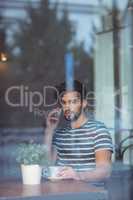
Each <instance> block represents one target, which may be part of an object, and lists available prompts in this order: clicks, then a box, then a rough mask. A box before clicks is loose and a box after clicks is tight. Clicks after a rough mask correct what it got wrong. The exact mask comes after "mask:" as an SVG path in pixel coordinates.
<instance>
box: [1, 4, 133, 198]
mask: <svg viewBox="0 0 133 200" xmlns="http://www.w3.org/2000/svg"><path fill="white" fill-rule="evenodd" d="M132 51H133V1H132V0H123V1H120V0H88V1H85V0H5V1H0V113H1V114H0V199H3V198H4V199H11V200H13V199H21V198H25V199H35V200H36V199H45V198H46V199H48V200H52V199H53V198H55V199H59V200H60V199H61V200H63V199H66V200H67V199H68V198H69V199H76V200H78V199H79V200H80V199H82V200H83V199H84V200H89V199H90V200H93V199H95V200H100V199H101V200H103V199H105V200H107V199H108V200H126V199H127V200H132V198H133V56H132ZM57 72H58V73H57ZM74 79H77V80H80V81H81V82H82V83H83V84H84V85H85V86H86V88H87V94H88V95H87V101H88V104H87V114H88V116H89V117H90V118H93V119H96V120H98V121H102V122H103V123H105V124H106V127H107V128H108V130H109V132H110V134H111V138H112V141H113V148H114V152H113V154H112V172H111V176H110V178H109V179H108V180H106V181H105V183H104V184H101V183H99V182H98V183H88V182H85V183H84V182H83V183H82V182H78V181H77V182H76V181H68V182H65V181H55V182H52V181H46V180H44V177H42V180H41V184H40V185H34V186H29V185H23V184H22V175H21V170H20V166H19V164H18V163H17V162H16V153H17V152H16V151H17V147H18V145H19V144H20V143H25V142H26V143H28V142H29V143H32V142H35V143H39V144H42V143H43V137H44V128H45V126H46V118H47V116H48V112H49V111H50V110H52V109H53V108H54V107H56V106H57V104H58V101H57V99H55V87H56V85H58V84H59V83H60V82H63V81H64V80H65V81H66V83H70V82H72V81H73V80H74Z"/></svg>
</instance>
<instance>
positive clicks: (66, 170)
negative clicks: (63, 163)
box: [58, 167, 80, 180]
mask: <svg viewBox="0 0 133 200" xmlns="http://www.w3.org/2000/svg"><path fill="white" fill-rule="evenodd" d="M58 176H59V177H61V178H62V179H74V180H80V177H79V175H78V173H77V172H76V171H75V170H74V169H73V168H72V167H61V168H60V171H59V173H58Z"/></svg>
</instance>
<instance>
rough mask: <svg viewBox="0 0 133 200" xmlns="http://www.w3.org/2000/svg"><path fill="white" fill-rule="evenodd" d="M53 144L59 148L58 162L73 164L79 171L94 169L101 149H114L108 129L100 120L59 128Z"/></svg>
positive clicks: (67, 164) (58, 163)
mask: <svg viewBox="0 0 133 200" xmlns="http://www.w3.org/2000/svg"><path fill="white" fill-rule="evenodd" d="M53 145H54V146H55V148H56V150H57V161H56V164H57V165H59V166H71V167H73V168H74V169H75V170H77V171H85V170H90V169H94V168H95V166H96V163H95V152H96V151H98V150H101V149H106V150H110V151H113V148H112V140H111V137H110V134H109V132H108V129H107V128H106V127H105V125H104V124H103V123H101V122H98V121H88V122H87V123H85V124H84V125H83V126H81V127H80V128H76V129H73V128H70V127H69V128H62V129H57V130H56V132H55V134H54V138H53Z"/></svg>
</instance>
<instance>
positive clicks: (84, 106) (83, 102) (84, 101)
mask: <svg viewBox="0 0 133 200" xmlns="http://www.w3.org/2000/svg"><path fill="white" fill-rule="evenodd" d="M82 107H83V108H86V107H87V100H86V99H84V100H83V101H82Z"/></svg>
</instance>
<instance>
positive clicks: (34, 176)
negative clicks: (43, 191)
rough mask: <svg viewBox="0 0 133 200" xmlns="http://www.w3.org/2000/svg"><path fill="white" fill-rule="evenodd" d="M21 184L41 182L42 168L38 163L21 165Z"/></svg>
mask: <svg viewBox="0 0 133 200" xmlns="http://www.w3.org/2000/svg"><path fill="white" fill-rule="evenodd" d="M21 172H22V180H23V184H26V185H37V184H40V182H41V174H42V168H41V166H39V165H21Z"/></svg>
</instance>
